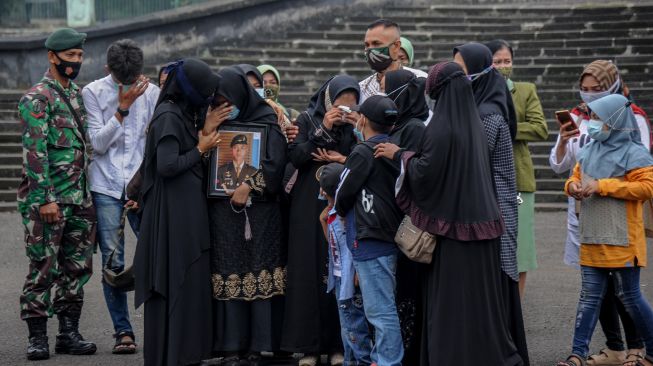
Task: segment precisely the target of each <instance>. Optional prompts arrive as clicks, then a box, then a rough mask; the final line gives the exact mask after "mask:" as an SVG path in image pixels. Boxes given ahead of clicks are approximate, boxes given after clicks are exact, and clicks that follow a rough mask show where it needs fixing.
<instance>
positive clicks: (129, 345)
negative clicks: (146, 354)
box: [111, 331, 136, 355]
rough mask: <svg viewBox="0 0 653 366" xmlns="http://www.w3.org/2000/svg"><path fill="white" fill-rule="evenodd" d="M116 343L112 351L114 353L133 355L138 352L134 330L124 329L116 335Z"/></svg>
mask: <svg viewBox="0 0 653 366" xmlns="http://www.w3.org/2000/svg"><path fill="white" fill-rule="evenodd" d="M114 338H116V344H115V345H114V346H113V350H112V351H111V353H113V354H114V355H133V354H134V353H136V342H135V340H136V337H135V336H134V333H133V332H129V331H123V332H120V333H117V334H115V335H114Z"/></svg>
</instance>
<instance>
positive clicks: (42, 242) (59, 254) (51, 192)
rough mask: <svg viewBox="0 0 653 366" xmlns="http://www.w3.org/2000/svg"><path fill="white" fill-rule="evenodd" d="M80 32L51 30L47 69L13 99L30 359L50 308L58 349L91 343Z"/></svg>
mask: <svg viewBox="0 0 653 366" xmlns="http://www.w3.org/2000/svg"><path fill="white" fill-rule="evenodd" d="M85 39H86V34H84V33H77V32H76V31H75V30H73V29H60V30H58V31H56V32H54V33H53V34H52V35H50V37H48V39H47V40H46V42H45V46H46V48H47V49H48V60H49V62H50V67H49V70H48V71H47V72H46V73H45V76H44V77H43V79H41V81H40V82H38V83H37V84H36V85H34V86H33V87H32V88H31V89H29V90H28V91H27V93H26V94H25V95H24V96H23V97H22V98H21V100H20V102H19V105H18V112H19V115H20V120H21V124H22V127H23V137H22V141H23V172H22V181H21V183H20V186H19V188H18V210H19V212H20V214H21V215H22V217H23V224H24V226H25V241H26V252H27V257H28V258H29V263H30V264H29V271H28V274H27V278H26V280H25V286H24V287H23V293H22V295H21V297H20V307H21V318H22V319H24V320H25V321H26V322H27V325H28V327H29V345H28V349H27V358H28V359H30V360H39V359H47V358H49V355H50V354H49V346H48V337H47V319H48V317H51V316H52V314H53V313H56V314H57V317H58V319H59V334H58V335H57V341H56V345H55V351H56V352H57V353H69V354H93V353H95V350H96V347H95V344H93V343H92V342H86V341H84V339H83V338H82V336H81V335H80V334H79V329H78V328H79V317H80V315H81V310H82V304H83V301H84V290H83V287H84V284H85V283H86V282H88V280H89V278H90V277H91V273H92V255H93V244H94V242H95V222H96V219H95V210H94V208H93V204H92V199H91V194H90V192H89V187H88V184H87V180H88V179H87V175H86V169H87V166H88V163H89V160H90V153H91V152H90V149H89V145H87V143H86V138H85V133H86V112H85V110H84V104H83V100H82V94H81V90H80V88H79V87H78V86H77V85H75V84H74V83H73V82H72V81H71V80H72V79H74V78H75V77H76V76H77V73H78V72H79V69H80V67H81V62H82V58H83V50H82V47H83V43H84V40H85ZM61 93H63V94H64V95H61ZM64 96H65V97H67V98H68V100H69V102H70V105H71V107H72V109H74V112H73V111H71V108H70V107H69V106H68V103H66V98H64ZM80 124H81V126H80ZM54 285H56V289H55V294H54V299H51V295H50V289H51V288H52V287H54Z"/></svg>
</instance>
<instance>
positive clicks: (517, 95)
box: [511, 82, 549, 192]
mask: <svg viewBox="0 0 653 366" xmlns="http://www.w3.org/2000/svg"><path fill="white" fill-rule="evenodd" d="M511 92H512V100H513V102H514V104H515V113H516V115H517V136H516V137H515V141H514V142H513V144H512V148H513V154H514V155H515V171H516V174H517V190H518V191H519V192H535V171H534V170H533V159H531V153H530V152H529V151H528V143H529V142H531V141H544V140H546V139H547V137H548V136H549V130H548V128H547V125H546V119H545V118H544V112H543V111H542V104H541V103H540V98H539V97H538V96H537V90H536V89H535V84H532V83H517V82H515V83H513V88H512V89H511Z"/></svg>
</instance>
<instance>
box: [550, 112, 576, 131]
mask: <svg viewBox="0 0 653 366" xmlns="http://www.w3.org/2000/svg"><path fill="white" fill-rule="evenodd" d="M555 113H556V119H557V120H558V123H559V124H560V126H562V125H564V124H565V123H567V122H571V124H570V125H569V126H568V127H567V131H573V130H577V129H578V126H577V125H576V122H574V119H573V118H572V117H571V113H569V111H568V110H563V111H556V112H555Z"/></svg>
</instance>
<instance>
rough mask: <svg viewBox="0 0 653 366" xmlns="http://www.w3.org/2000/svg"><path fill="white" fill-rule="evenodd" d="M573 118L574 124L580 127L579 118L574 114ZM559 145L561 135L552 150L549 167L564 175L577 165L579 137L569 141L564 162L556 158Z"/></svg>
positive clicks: (563, 158)
mask: <svg viewBox="0 0 653 366" xmlns="http://www.w3.org/2000/svg"><path fill="white" fill-rule="evenodd" d="M571 118H574V122H576V124H577V125H578V120H579V119H578V117H577V116H575V115H573V114H572V115H571ZM581 122H582V121H581ZM559 143H560V135H558V139H557V140H556V143H555V145H554V146H553V148H552V149H551V153H550V154H549V166H550V167H551V170H553V171H554V172H555V173H556V174H563V173H565V172H568V171H570V170H571V169H573V168H574V166H575V165H576V153H577V152H578V137H576V138H572V139H569V140H568V141H567V149H566V151H565V155H564V156H563V157H562V160H560V161H558V159H557V156H556V150H557V148H558V144H559Z"/></svg>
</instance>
